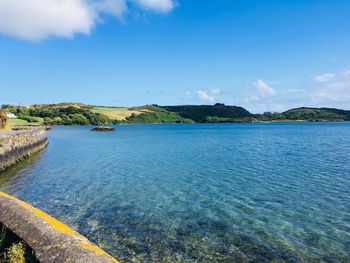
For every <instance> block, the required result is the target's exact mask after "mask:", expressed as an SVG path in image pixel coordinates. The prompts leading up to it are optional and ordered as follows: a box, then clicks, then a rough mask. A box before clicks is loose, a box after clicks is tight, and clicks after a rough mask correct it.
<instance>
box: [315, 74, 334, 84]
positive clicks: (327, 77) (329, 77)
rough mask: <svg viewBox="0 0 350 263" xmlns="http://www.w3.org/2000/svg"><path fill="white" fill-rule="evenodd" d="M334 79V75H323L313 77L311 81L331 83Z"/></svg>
mask: <svg viewBox="0 0 350 263" xmlns="http://www.w3.org/2000/svg"><path fill="white" fill-rule="evenodd" d="M334 78H335V74H334V73H325V74H322V75H318V76H315V77H314V78H313V80H314V81H317V82H328V81H331V80H332V79H334Z"/></svg>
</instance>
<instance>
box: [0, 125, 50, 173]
mask: <svg viewBox="0 0 350 263" xmlns="http://www.w3.org/2000/svg"><path fill="white" fill-rule="evenodd" d="M47 144H48V141H47V137H46V132H45V130H44V129H43V128H32V129H31V130H25V131H10V132H0V172H1V171H3V170H5V169H6V168H8V167H10V166H11V165H13V164H15V163H16V162H18V161H20V160H22V159H23V158H25V157H28V156H29V155H31V154H33V153H35V152H37V151H39V150H41V149H43V148H45V147H46V145H47Z"/></svg>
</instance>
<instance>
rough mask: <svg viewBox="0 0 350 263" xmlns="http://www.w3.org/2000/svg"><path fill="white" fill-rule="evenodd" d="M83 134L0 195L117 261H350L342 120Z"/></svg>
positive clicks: (37, 160)
mask: <svg viewBox="0 0 350 263" xmlns="http://www.w3.org/2000/svg"><path fill="white" fill-rule="evenodd" d="M90 128H91V127H56V128H54V129H53V130H52V131H51V132H50V133H49V140H50V144H49V147H48V148H47V149H46V150H45V151H44V152H42V153H40V154H38V155H37V156H35V157H34V158H32V159H31V160H29V161H27V162H26V163H25V164H21V165H20V166H18V167H16V168H15V169H11V170H10V171H8V172H7V173H5V174H3V175H1V176H0V189H1V190H3V191H5V192H8V193H10V194H13V195H15V196H17V197H19V198H21V199H23V200H26V201H28V202H30V203H32V204H33V205H35V206H37V207H39V208H41V209H43V210H44V211H46V212H48V213H50V214H52V215H53V216H55V217H56V218H58V219H60V220H62V221H63V222H65V223H67V224H69V225H70V226H72V227H73V228H74V229H76V230H77V231H79V232H80V233H81V234H83V235H85V236H87V237H88V238H89V239H90V240H92V241H93V242H95V243H97V244H99V245H100V246H101V247H103V248H104V249H105V250H107V251H108V252H109V253H111V254H112V255H114V256H115V257H117V258H118V259H119V260H121V261H122V262H140V261H141V262H271V261H274V262H320V261H324V262H350V123H292V124H218V125H216V124H210V125H199V124H197V125H130V126H117V132H115V133H92V132H90Z"/></svg>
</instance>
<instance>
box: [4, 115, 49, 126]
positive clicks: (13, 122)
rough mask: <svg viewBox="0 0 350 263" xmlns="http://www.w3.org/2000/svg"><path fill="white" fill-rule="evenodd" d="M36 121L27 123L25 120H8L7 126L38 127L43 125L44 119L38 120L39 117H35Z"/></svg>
mask: <svg viewBox="0 0 350 263" xmlns="http://www.w3.org/2000/svg"><path fill="white" fill-rule="evenodd" d="M35 118H36V120H37V121H35V122H28V121H26V120H22V119H8V120H7V121H8V124H9V125H10V126H39V125H43V123H44V118H40V117H35Z"/></svg>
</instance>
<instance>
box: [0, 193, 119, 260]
mask: <svg viewBox="0 0 350 263" xmlns="http://www.w3.org/2000/svg"><path fill="white" fill-rule="evenodd" d="M0 196H3V197H5V198H7V199H10V200H12V201H14V202H15V203H16V204H18V205H20V206H21V207H23V208H24V209H26V210H27V211H29V212H31V213H32V214H34V215H35V216H37V217H39V218H40V219H41V220H42V221H43V222H45V223H47V224H49V225H50V226H51V227H52V229H54V230H56V231H57V232H58V233H61V234H65V235H70V236H72V237H74V238H76V239H77V241H78V242H79V243H78V244H77V245H79V246H80V247H81V248H83V249H85V250H89V251H91V252H93V253H94V254H96V255H97V256H102V255H106V256H108V257H110V259H111V260H112V261H113V262H118V261H117V260H116V259H115V258H113V257H111V256H110V255H109V254H107V253H106V252H105V251H104V250H102V249H101V248H99V247H97V246H95V245H94V244H92V243H91V242H90V241H88V239H87V238H85V237H83V236H81V235H80V234H79V233H78V232H76V231H74V230H73V229H71V228H70V227H69V226H67V225H65V224H63V223H61V222H60V221H58V220H57V219H55V218H53V217H52V216H50V215H48V214H46V213H45V212H43V211H41V210H39V209H37V208H35V207H33V206H31V205H30V204H28V203H26V202H24V201H21V200H19V199H17V198H15V197H13V196H11V195H8V194H6V193H4V192H0Z"/></svg>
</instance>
